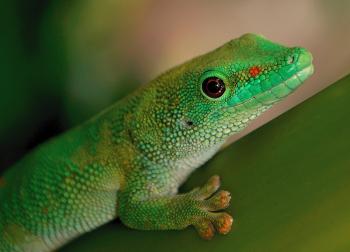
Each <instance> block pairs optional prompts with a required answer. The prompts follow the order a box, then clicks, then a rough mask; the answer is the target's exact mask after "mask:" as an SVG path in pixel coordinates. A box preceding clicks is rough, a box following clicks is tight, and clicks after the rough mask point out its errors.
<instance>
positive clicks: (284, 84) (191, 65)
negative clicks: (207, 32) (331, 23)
mask: <svg viewBox="0 0 350 252" xmlns="http://www.w3.org/2000/svg"><path fill="white" fill-rule="evenodd" d="M312 73H313V65H312V56H311V54H310V53H309V52H308V51H307V50H306V49H304V48H301V47H285V46H282V45H280V44H277V43H273V42H271V41H269V40H267V39H266V38H264V37H263V36H260V35H255V34H246V35H243V36H241V37H239V38H237V39H234V40H232V41H230V42H228V43H226V44H224V45H223V46H222V47H219V48H218V49H216V50H214V51H212V52H209V53H207V54H204V55H202V56H199V57H197V58H194V59H192V60H191V61H189V62H186V63H184V64H182V65H180V66H178V67H175V68H174V69H171V70H169V71H168V72H166V73H165V74H163V75H161V76H160V77H159V78H157V79H155V80H154V81H153V82H152V83H151V84H150V85H149V87H148V88H146V89H145V92H148V93H147V95H145V97H146V98H144V99H143V100H144V102H145V106H141V108H142V109H141V110H140V111H139V113H140V114H139V116H141V117H142V116H143V117H144V118H145V117H147V118H145V119H144V120H142V121H143V122H144V125H143V127H141V130H142V131H143V132H148V134H147V135H148V137H143V139H142V140H143V144H146V142H148V144H150V145H153V146H158V147H157V148H166V149H168V150H169V153H176V155H178V158H185V156H186V154H187V155H188V154H189V153H190V154H191V155H193V154H195V153H203V151H208V150H211V149H213V148H217V147H218V146H220V145H221V144H222V143H223V142H224V141H225V140H226V139H227V138H228V137H230V136H231V135H233V134H235V133H237V132H239V131H241V130H242V129H243V128H245V127H246V126H247V125H248V124H249V122H250V121H252V120H253V119H255V118H256V117H257V116H259V115H260V114H261V113H262V112H264V111H266V110H267V109H269V108H270V107H271V106H272V105H273V104H274V103H276V102H278V101H280V100H281V99H283V98H284V97H286V96H288V95H289V94H291V93H293V92H294V91H295V90H296V89H297V88H298V87H299V86H300V85H301V84H302V83H303V81H304V80H306V79H307V78H308V77H309V76H310V75H311V74H312ZM147 97H148V98H147ZM146 103H147V104H146ZM145 108H147V109H145ZM135 121H136V120H135ZM147 125H148V126H147ZM145 138H147V139H145ZM152 139H153V140H152ZM155 139H157V140H155ZM152 141H153V142H152ZM151 142H152V143H151ZM160 146H161V147H160ZM163 153H164V152H163Z"/></svg>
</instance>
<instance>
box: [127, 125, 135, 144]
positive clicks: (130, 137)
mask: <svg viewBox="0 0 350 252" xmlns="http://www.w3.org/2000/svg"><path fill="white" fill-rule="evenodd" d="M126 133H127V134H128V137H129V139H130V141H131V143H132V144H134V138H133V137H132V133H131V130H130V129H127V130H126Z"/></svg>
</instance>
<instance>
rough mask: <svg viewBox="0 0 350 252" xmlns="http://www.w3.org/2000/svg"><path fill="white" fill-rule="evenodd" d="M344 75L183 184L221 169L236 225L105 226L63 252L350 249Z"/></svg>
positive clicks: (349, 94)
mask: <svg viewBox="0 0 350 252" xmlns="http://www.w3.org/2000/svg"><path fill="white" fill-rule="evenodd" d="M349 110H350V75H349V76H347V77H345V78H344V79H342V80H340V81H338V82H337V83H335V84H334V85H332V86H330V87H329V88H327V89H326V90H324V91H322V92H321V93H319V94H317V95H315V96H314V97H312V98H311V99H309V100H307V101H306V102H304V103H302V104H301V105H299V106H297V107H295V108H294V109H292V110H290V111H288V112H287V113H285V114H284V115H282V116H280V117H279V118H277V119H275V120H273V121H271V122H270V123H268V124H267V125H265V126H263V127H262V128H260V129H258V130H256V131H254V132H253V133H251V134H250V135H248V136H246V137H244V138H243V139H241V140H239V141H238V142H236V143H234V144H232V145H231V146H230V147H228V148H227V149H225V150H224V151H223V152H221V153H219V154H218V155H217V156H216V157H215V158H214V159H213V160H211V161H210V162H209V163H208V164H207V165H205V167H202V168H201V169H199V170H197V171H196V172H195V174H193V176H191V178H190V180H189V181H188V182H187V183H186V185H185V186H184V188H183V190H184V191H187V190H190V189H191V188H193V187H194V186H198V185H201V184H203V183H204V182H205V181H206V180H207V179H208V178H209V177H210V176H211V175H213V174H219V175H220V176H221V178H222V181H223V186H222V187H223V188H224V189H227V190H229V191H230V192H231V193H232V206H231V207H230V208H229V210H228V211H229V212H230V213H231V214H232V215H233V216H234V218H235V223H234V228H233V230H232V231H231V233H229V234H228V235H226V236H221V235H218V236H216V237H214V239H213V240H211V241H204V240H201V239H200V238H199V237H198V236H197V234H196V233H195V231H194V230H193V228H188V229H186V230H184V231H147V232H146V231H137V230H131V229H128V228H126V227H124V226H123V225H122V224H120V223H118V224H117V223H111V224H109V225H107V226H105V227H103V228H100V229H98V230H97V231H94V232H92V233H90V234H88V235H85V236H83V237H81V238H79V239H78V240H77V241H74V242H73V243H72V244H70V245H68V246H67V247H66V248H65V249H63V250H62V251H66V252H68V251H135V250H136V251H137V250H143V251H144V250H147V249H149V250H152V251H167V250H176V251H182V252H183V251H194V250H195V251H201V252H204V251H228V250H229V249H230V251H235V252H243V251H244V252H248V251H250V252H251V251H258V252H261V251H268V252H273V251H284V252H288V251H293V252H295V251H298V252H300V251H305V252H310V251H318V252H320V251H327V252H329V251H337V252H338V251H339V252H340V251H344V252H345V251H350V239H349V234H350V183H349V178H350V129H349V125H350V111H349Z"/></svg>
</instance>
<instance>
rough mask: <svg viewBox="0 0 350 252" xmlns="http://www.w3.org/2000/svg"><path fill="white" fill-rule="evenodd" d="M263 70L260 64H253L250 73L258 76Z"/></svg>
mask: <svg viewBox="0 0 350 252" xmlns="http://www.w3.org/2000/svg"><path fill="white" fill-rule="evenodd" d="M260 72H261V68H260V67H258V66H253V67H251V68H250V69H249V74H250V76H252V77H255V76H257V75H258V74H259V73H260Z"/></svg>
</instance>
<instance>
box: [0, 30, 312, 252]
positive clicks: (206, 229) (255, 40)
mask: <svg viewBox="0 0 350 252" xmlns="http://www.w3.org/2000/svg"><path fill="white" fill-rule="evenodd" d="M312 73H313V65H312V56H311V54H310V53H309V52H308V51H307V50H306V49H304V48H300V47H293V48H289V47H285V46H282V45H280V44H276V43H273V42H271V41H269V40H267V39H265V38H264V37H263V36H260V35H255V34H246V35H243V36H241V37H239V38H237V39H234V40H232V41H230V42H228V43H226V44H224V45H223V46H221V47H219V48H217V49H216V50H214V51H212V52H209V53H207V54H204V55H202V56H199V57H197V58H194V59H192V60H190V61H188V62H185V63H184V64H182V65H179V66H177V67H175V68H173V69H171V70H169V71H167V72H165V73H164V74H162V75H160V76H159V77H158V78H156V79H154V80H153V81H151V82H150V83H149V84H148V85H145V86H142V87H141V88H139V89H138V90H136V91H135V92H133V93H132V94H130V95H129V96H127V97H125V98H124V99H122V100H121V101H119V102H117V103H115V104H114V105H112V106H111V107H109V108H107V109H106V110H104V111H102V112H101V113H100V114H98V115H97V116H95V117H93V118H92V119H90V120H88V121H87V122H85V123H83V124H82V125H80V126H78V127H76V128H73V129H71V130H70V131H68V132H66V133H64V134H62V135H61V136H58V137H55V138H53V139H51V140H49V141H47V142H46V143H44V144H41V145H40V146H38V147H37V148H36V149H35V150H33V151H32V152H30V153H29V154H27V155H26V156H25V157H24V158H23V159H22V160H20V161H19V162H18V163H16V164H15V165H13V166H12V167H11V168H10V169H8V171H7V172H6V173H5V174H4V175H3V177H1V178H0V202H1V205H0V251H35V252H40V251H52V250H54V249H57V248H59V247H61V246H62V245H64V244H66V243H67V242H68V241H70V240H72V239H74V238H75V237H77V236H80V235H82V234H84V233H86V232H89V231H91V230H93V229H95V228H97V227H99V226H101V225H103V224H105V223H107V222H110V221H112V220H114V219H116V218H117V217H119V218H120V220H121V221H122V222H123V223H124V224H125V225H126V226H129V227H131V228H135V229H142V230H171V229H172V230H179V229H184V228H186V227H187V226H190V225H193V226H194V227H195V228H196V229H197V231H198V233H199V235H200V236H201V237H203V238H205V239H210V238H212V237H213V236H214V233H215V232H218V233H221V234H226V233H228V232H229V231H230V228H231V225H232V222H233V219H232V217H231V216H230V215H229V214H228V213H226V212H224V211H222V210H223V209H225V208H227V207H228V205H229V201H230V193H229V192H227V191H224V190H219V187H220V181H219V177H218V176H213V177H211V178H210V179H209V180H208V182H207V183H206V184H205V185H204V186H202V187H198V188H195V189H193V190H192V191H190V192H188V193H184V194H178V192H177V191H178V188H179V186H180V185H181V184H182V183H183V182H184V181H185V180H186V178H187V177H188V176H189V175H190V173H191V172H192V171H193V170H194V169H196V168H198V167H199V166H201V165H202V164H203V163H204V162H206V161H207V160H208V159H210V158H211V157H212V156H213V155H214V154H215V153H216V152H217V151H218V150H219V149H220V147H221V146H222V145H223V144H224V142H225V140H227V139H228V138H229V137H230V136H232V135H234V134H236V133H238V132H240V131H241V130H242V129H244V128H245V127H246V126H247V125H248V123H249V122H250V121H252V120H253V119H255V118H256V117H257V116H259V115H260V114H261V113H263V112H264V111H266V110H267V109H269V108H270V107H271V106H272V105H273V104H275V103H276V102H278V101H280V100H281V99H283V98H284V97H286V96H288V95H289V94H291V93H292V92H293V91H295V90H296V89H297V88H298V87H299V86H300V85H301V83H302V82H303V81H304V80H306V79H307V78H308V77H309V76H310V75H311V74H312Z"/></svg>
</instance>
